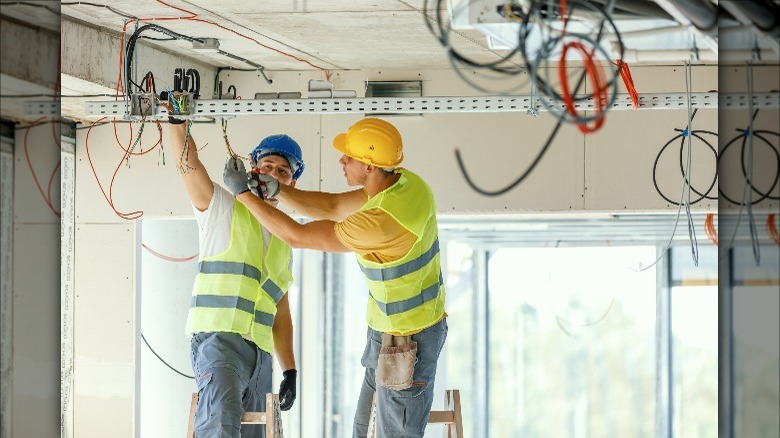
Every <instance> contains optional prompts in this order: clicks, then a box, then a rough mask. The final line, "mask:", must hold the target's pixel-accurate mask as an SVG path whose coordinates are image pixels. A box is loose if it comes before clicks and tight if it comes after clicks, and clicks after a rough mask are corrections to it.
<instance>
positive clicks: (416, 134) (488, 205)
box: [74, 66, 717, 438]
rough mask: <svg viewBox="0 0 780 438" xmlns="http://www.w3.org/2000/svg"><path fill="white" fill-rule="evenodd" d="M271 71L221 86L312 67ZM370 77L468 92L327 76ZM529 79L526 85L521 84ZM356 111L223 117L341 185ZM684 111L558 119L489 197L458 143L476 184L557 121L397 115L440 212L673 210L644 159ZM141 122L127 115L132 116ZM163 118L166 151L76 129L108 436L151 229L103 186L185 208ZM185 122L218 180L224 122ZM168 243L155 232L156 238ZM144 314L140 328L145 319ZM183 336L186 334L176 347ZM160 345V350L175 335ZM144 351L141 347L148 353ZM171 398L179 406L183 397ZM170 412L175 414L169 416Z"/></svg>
mask: <svg viewBox="0 0 780 438" xmlns="http://www.w3.org/2000/svg"><path fill="white" fill-rule="evenodd" d="M632 74H633V76H634V79H635V83H636V86H637V89H638V90H639V92H640V93H642V92H682V91H684V90H685V85H684V84H685V82H684V76H683V74H684V72H683V69H682V68H680V67H645V68H634V69H633V70H632ZM270 76H271V77H272V78H273V79H274V83H273V87H272V88H271V87H270V86H269V85H267V84H265V83H264V82H262V80H261V79H259V78H258V77H257V75H256V74H252V73H236V72H226V73H223V75H222V80H223V81H224V83H225V84H224V87H223V88H225V89H226V88H227V85H230V84H235V85H236V87H237V89H238V94H239V95H243V96H244V97H248V98H251V97H252V96H253V95H254V93H255V92H258V91H301V90H306V84H307V81H308V80H309V79H311V78H316V79H319V76H317V75H315V74H314V73H303V72H301V73H298V72H286V73H274V72H271V73H270ZM693 76H694V81H693V86H694V87H693V90H692V91H708V90H711V89H715V88H717V74H716V69H715V67H712V66H708V67H704V66H697V67H694V71H693ZM366 79H370V80H399V79H421V80H423V81H424V85H423V87H424V90H425V94H426V95H456V96H457V95H474V94H475V91H474V90H473V89H471V88H469V87H467V86H466V85H464V83H462V82H461V81H460V79H458V78H457V76H455V74H454V73H452V72H449V71H428V72H409V71H395V72H394V71H382V72H378V71H364V72H354V71H351V72H337V73H335V74H334V76H333V80H334V88H337V89H356V90H358V93H359V94H358V95H360V94H362V93H363V81H365V80H366ZM158 88H159V87H158ZM527 92H528V91H527V87H525V88H524V89H521V90H519V91H518V92H517V94H523V93H527ZM304 95H305V92H304ZM359 118H360V116H359V115H357V114H344V115H322V116H320V115H263V116H242V117H235V118H232V119H230V120H229V128H228V135H229V139H230V143H231V145H232V147H233V149H235V150H236V151H237V152H239V153H243V154H245V153H247V152H248V151H250V150H251V149H252V148H253V147H254V146H255V145H256V144H257V143H258V142H259V140H260V139H261V138H263V137H264V136H266V135H269V134H275V133H288V134H290V135H292V136H293V137H294V138H296V139H297V140H298V141H299V143H300V144H301V146H302V147H303V149H304V158H305V161H306V172H305V173H304V175H303V177H302V179H301V180H300V181H299V187H300V188H304V189H324V190H327V191H341V190H345V189H347V187H346V185H345V182H344V178H343V175H342V171H341V167H340V166H339V165H338V163H337V160H338V158H339V154H338V153H337V152H336V151H335V150H334V149H333V148H332V146H331V141H332V139H333V137H334V136H335V135H336V134H337V133H339V132H342V131H343V130H345V129H346V128H347V127H348V126H349V125H350V124H351V123H353V122H355V121H356V120H358V119H359ZM686 120H687V112H686V111H684V110H639V111H615V112H611V113H610V114H609V115H608V116H607V122H606V126H605V127H604V128H603V130H602V131H601V132H599V133H597V134H595V135H593V136H590V137H584V136H583V135H582V134H580V133H579V131H577V129H576V127H574V126H572V125H565V126H563V127H562V128H561V132H560V133H559V134H558V137H557V138H556V141H555V142H554V143H553V144H552V146H551V148H550V150H549V152H548V154H547V155H546V156H545V157H544V158H543V159H542V162H541V163H540V164H539V166H538V167H537V169H536V170H535V171H534V172H533V173H532V174H531V175H530V176H529V177H528V179H527V180H526V181H524V182H523V183H522V184H520V185H519V186H518V187H516V188H515V189H514V190H512V191H510V192H508V193H507V194H505V195H502V196H499V197H484V196H481V195H478V194H476V193H475V192H474V191H473V190H472V189H471V188H469V187H468V186H467V184H466V183H465V181H464V179H463V177H462V175H461V174H460V172H459V170H458V168H457V163H456V161H455V158H454V150H455V149H456V148H457V149H460V150H461V153H462V155H463V157H464V158H465V160H466V166H467V169H468V171H469V172H470V175H471V176H472V178H473V179H474V181H475V183H476V184H478V185H479V186H481V187H483V188H485V189H488V190H494V189H497V188H500V187H503V186H504V185H506V184H508V183H510V182H511V181H513V180H514V179H515V178H516V177H517V175H519V174H520V173H521V172H522V171H523V170H524V169H525V168H526V167H527V166H528V165H529V163H530V161H531V160H532V158H533V156H534V155H535V154H536V153H537V151H538V150H539V149H540V148H541V147H542V143H543V142H544V140H545V139H546V138H547V136H548V134H549V131H550V129H551V128H552V126H553V125H554V120H553V119H552V118H551V117H550V116H549V115H547V114H544V113H542V116H541V117H538V118H532V117H530V116H527V115H525V114H524V113H470V114H444V113H439V114H425V115H423V116H401V117H393V118H392V119H391V121H392V122H393V123H394V124H395V125H396V126H397V127H398V128H399V130H400V131H401V133H402V135H403V136H404V142H405V156H406V160H405V162H404V165H405V166H406V167H408V168H410V169H412V170H414V171H416V172H418V173H420V174H421V175H423V176H424V177H425V178H426V179H427V181H428V182H429V183H430V184H431V186H432V188H433V190H434V192H435V194H436V197H437V201H438V204H439V211H440V212H442V213H450V212H456V213H470V212H481V213H491V212H498V213H526V212H531V213H535V212H547V213H569V212H586V213H587V212H596V211H621V212H624V211H632V212H661V211H676V207H674V206H668V205H667V203H666V202H665V201H663V200H662V199H661V198H660V197H659V196H658V194H657V193H656V192H655V189H654V188H653V183H652V164H653V160H654V158H655V155H656V154H657V152H658V150H659V149H660V147H661V146H663V144H664V143H665V142H666V141H667V140H668V139H669V138H671V137H672V136H674V135H675V134H676V133H675V132H674V131H673V129H674V128H683V127H684V125H685V123H686ZM694 127H695V129H709V130H713V131H717V116H716V112H715V111H714V110H700V111H699V114H698V115H697V117H696V120H695V121H694ZM137 128H138V124H134V125H133V129H134V130H135V129H137ZM163 131H164V143H163V144H164V151H165V164H164V165H163V160H162V154H161V153H160V150H159V149H158V150H155V151H152V152H151V153H148V154H145V155H142V156H133V157H131V158H130V160H129V166H128V165H127V164H126V163H125V162H123V156H124V151H123V150H122V149H121V148H120V147H119V146H118V145H117V141H116V140H115V134H114V129H113V126H112V125H101V126H96V127H95V128H93V129H92V130H91V132H90V133H89V138H88V139H87V132H88V131H87V130H86V129H81V130H79V131H78V133H77V149H76V157H77V163H76V165H77V167H76V241H77V245H76V275H75V279H76V286H75V290H76V309H75V315H76V316H75V318H76V319H75V338H74V339H75V349H76V350H75V366H76V372H75V380H74V391H75V392H74V394H75V399H74V412H75V420H74V425H75V435H76V436H79V437H85V438H90V437H102V436H105V431H106V430H112V431H117V432H116V433H115V434H114V436H125V437H131V436H136V433H137V424H138V418H137V415H138V413H137V411H136V406H137V405H138V404H137V400H136V397H138V391H137V390H138V387H139V382H138V376H139V370H138V363H139V360H138V354H139V352H141V351H142V348H145V347H140V345H141V339H140V336H139V332H140V330H139V327H138V326H139V324H140V321H139V315H138V313H137V312H139V310H140V308H141V305H139V303H138V292H137V290H138V288H139V286H140V285H139V279H138V278H137V272H138V269H137V263H138V262H139V258H140V257H142V256H141V255H139V254H140V252H141V251H143V250H142V249H141V247H140V242H141V240H144V241H145V240H146V239H145V238H143V239H142V238H139V235H138V233H139V232H140V228H139V227H137V226H136V225H137V224H138V221H134V220H125V219H122V218H120V217H119V216H118V215H117V214H116V213H115V212H114V211H113V210H112V208H111V207H110V206H109V204H108V202H107V200H106V197H108V198H110V199H112V201H113V204H114V208H116V209H117V210H119V211H120V212H122V213H130V212H135V211H139V212H140V211H143V216H142V218H144V219H161V218H184V217H191V215H192V212H191V207H190V205H189V202H188V200H187V197H186V196H185V194H184V188H183V185H182V183H181V180H180V177H179V176H178V175H177V173H176V169H175V166H174V162H175V161H176V159H177V158H178V157H174V156H173V155H172V153H171V149H170V146H169V144H168V142H167V126H164V127H163ZM117 133H118V137H119V139H120V140H121V141H122V144H123V145H125V147H127V145H129V144H130V141H131V140H130V139H131V136H130V133H129V128H128V125H126V124H120V125H117ZM192 133H193V135H194V137H195V139H196V141H197V143H198V145H199V146H200V147H204V146H205V149H203V150H202V151H201V152H200V156H201V160H202V161H203V162H204V165H205V166H206V168H207V170H208V171H209V173H210V175H211V176H212V179H215V180H216V181H218V182H219V181H221V173H222V166H223V163H224V160H225V158H226V152H225V144H224V140H223V138H222V132H221V129H220V126H219V124H218V123H213V124H200V123H199V124H195V125H194V126H193V128H192ZM157 136H158V133H157V129H156V126H155V125H154V124H147V125H146V127H145V132H144V136H143V150H148V149H149V148H150V147H152V146H153V145H154V143H155V142H156V141H157V138H158V137H157ZM87 140H88V144H89V156H88V155H87ZM136 152H140V149H137V150H136ZM708 154H710V152H709V151H706V150H700V149H697V148H694V154H693V155H694V158H693V159H694V170H693V172H694V173H693V178H692V179H693V181H694V184H695V183H696V181H698V180H700V179H706V178H708V177H710V175H711V174H712V172H713V171H714V169H713V167H714V163H712V162H711V161H712V160H711V159H710V157H709V155H708ZM90 160H91V163H92V164H91V165H90ZM708 160H709V161H708ZM699 163H702V164H699ZM93 168H94V173H96V175H97V177H96V176H95V174H93ZM659 172H660V176H659V179H660V180H661V181H663V183H665V184H668V185H669V187H670V189H669V190H670V191H672V192H674V193H679V190H680V188H681V187H682V178H681V176H680V174H679V168H678V167H677V165H676V163H674V162H673V163H672V164H670V165H667V166H663V168H662V169H660V170H659ZM699 172H701V173H699ZM114 174H115V177H114V185H113V188H112V189H111V188H109V184H110V181H111V179H112V175H114ZM97 181H100V184H102V186H103V192H104V193H105V195H104V193H103V192H101V190H100V188H99V187H98V184H97ZM716 208H717V207H716V205H715V203H714V202H712V203H709V202H708V203H701V204H697V205H695V206H694V207H693V210H694V211H695V210H706V211H714V210H715V209H716ZM144 235H146V234H144ZM175 242H176V240H175V239H172V240H169V241H165V240H162V241H160V244H161V245H170V244H171V243H175ZM189 244H191V242H190V243H188V245H189ZM168 248H169V249H171V251H173V249H174V248H175V249H176V250H177V251H176V253H177V254H178V255H181V254H180V253H179V251H178V250H179V249H182V252H184V251H183V247H182V248H178V247H177V246H175V245H174V246H173V247H170V246H169V247H168ZM144 257H145V256H144ZM161 275H162V274H161ZM147 299H148V298H147ZM142 302H143V299H142ZM180 313H181V312H180ZM182 316H183V315H177V316H176V317H177V318H178V317H182ZM144 318H145V317H144ZM143 327H144V331H146V328H145V327H146V325H145V323H144V326H143ZM150 329H151V328H150ZM149 341H150V342H152V339H149ZM304 342H305V341H304ZM187 345H188V344H187V343H186V342H182V345H177V346H176V347H175V348H186V346H187ZM153 346H154V345H153ZM158 348H160V349H161V351H165V350H166V349H167V348H174V347H173V346H171V345H167V346H166V345H162V346H160V347H158ZM140 354H142V356H141V357H142V358H143V354H145V353H140ZM141 363H142V364H143V363H144V361H143V359H142V360H141ZM185 365H187V364H185ZM187 371H189V370H187ZM142 397H143V396H142ZM171 403H172V402H171ZM179 403H181V404H182V406H187V404H188V401H187V400H182V401H180V402H179ZM177 409H178V408H177ZM182 409H183V408H182ZM174 421H181V420H180V419H178V417H177V419H176V420H174Z"/></svg>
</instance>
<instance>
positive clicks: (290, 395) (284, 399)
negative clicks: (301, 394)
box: [279, 368, 298, 411]
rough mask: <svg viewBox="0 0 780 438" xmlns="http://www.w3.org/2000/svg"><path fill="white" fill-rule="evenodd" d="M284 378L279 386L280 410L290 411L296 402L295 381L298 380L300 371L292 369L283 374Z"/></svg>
mask: <svg viewBox="0 0 780 438" xmlns="http://www.w3.org/2000/svg"><path fill="white" fill-rule="evenodd" d="M282 375H283V376H284V378H283V379H282V383H281V384H279V409H281V410H283V411H288V410H290V408H291V407H292V405H293V402H294V401H295V381H296V380H297V378H298V371H297V370H296V369H294V368H293V369H290V370H287V371H285V372H283V373H282Z"/></svg>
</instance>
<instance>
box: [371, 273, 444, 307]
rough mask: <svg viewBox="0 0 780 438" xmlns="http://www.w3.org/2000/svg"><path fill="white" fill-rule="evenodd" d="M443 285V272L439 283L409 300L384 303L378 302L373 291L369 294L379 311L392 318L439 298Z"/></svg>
mask: <svg viewBox="0 0 780 438" xmlns="http://www.w3.org/2000/svg"><path fill="white" fill-rule="evenodd" d="M443 284H444V279H443V278H442V275H441V272H439V281H437V282H436V283H434V284H432V285H430V286H428V287H426V288H425V289H423V290H422V292H420V293H419V294H418V295H415V296H413V297H411V298H407V299H405V300H402V301H395V302H392V303H383V302H381V301H379V300H377V299H376V298H374V296H373V295H371V291H369V292H368V294H369V295H370V296H371V298H373V299H374V302H375V303H376V305H377V307H379V310H381V311H382V313H384V314H385V315H387V316H392V315H396V314H398V313H403V312H407V311H409V310H412V309H414V308H415V307H420V306H422V305H423V304H425V303H427V302H428V301H431V300H433V299H436V297H438V296H439V289H440V288H441V286H442V285H443Z"/></svg>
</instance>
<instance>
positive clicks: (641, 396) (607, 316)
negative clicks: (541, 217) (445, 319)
mask: <svg viewBox="0 0 780 438" xmlns="http://www.w3.org/2000/svg"><path fill="white" fill-rule="evenodd" d="M655 259H656V250H655V247H652V246H648V247H599V248H505V249H500V250H498V251H496V252H495V253H494V254H493V256H492V257H491V259H490V261H489V263H488V290H489V293H488V299H489V304H488V308H489V311H490V317H489V324H488V330H489V332H488V336H489V338H488V339H489V380H488V382H489V396H488V406H487V412H488V415H489V421H488V427H489V430H488V435H489V436H497V437H498V436H501V437H504V436H507V437H509V436H523V437H567V438H576V437H593V436H631V437H654V436H655V381H656V373H655V311H654V309H655V297H656V273H655V269H654V268H650V269H646V270H644V271H638V270H636V269H634V268H631V267H634V266H640V263H641V264H642V265H645V266H646V265H648V264H650V263H652V261H654V260H655Z"/></svg>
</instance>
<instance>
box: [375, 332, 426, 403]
mask: <svg viewBox="0 0 780 438" xmlns="http://www.w3.org/2000/svg"><path fill="white" fill-rule="evenodd" d="M416 362H417V342H414V341H412V340H411V337H409V336H393V335H390V334H387V333H382V349H381V350H379V361H378V363H377V367H376V383H377V385H382V386H384V387H386V388H388V389H392V390H395V391H401V390H403V389H406V388H409V387H411V386H412V376H413V375H414V364H415V363H416Z"/></svg>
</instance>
